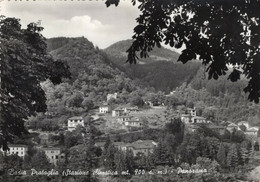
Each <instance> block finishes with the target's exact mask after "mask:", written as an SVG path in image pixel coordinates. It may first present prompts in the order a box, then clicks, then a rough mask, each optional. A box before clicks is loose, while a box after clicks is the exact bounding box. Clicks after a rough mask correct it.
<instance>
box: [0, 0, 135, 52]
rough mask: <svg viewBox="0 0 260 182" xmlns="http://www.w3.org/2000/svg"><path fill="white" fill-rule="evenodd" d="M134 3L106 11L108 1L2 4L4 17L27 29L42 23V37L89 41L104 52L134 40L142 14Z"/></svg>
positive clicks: (8, 2)
mask: <svg viewBox="0 0 260 182" xmlns="http://www.w3.org/2000/svg"><path fill="white" fill-rule="evenodd" d="M130 2H131V1H130V0H127V1H123V0H121V3H120V5H119V6H118V7H115V6H110V7H109V8H107V7H106V5H105V1H101V0H99V1H95V0H92V1H89V0H86V1H76V0H74V1H54V0H51V1H48V0H45V1H36V2H35V1H25V0H23V1H7V0H4V1H3V2H1V14H2V15H5V16H7V17H16V18H19V19H21V24H22V25H23V27H26V25H27V24H28V23H30V22H37V21H38V20H41V25H42V26H43V27H44V31H43V32H42V34H43V35H44V36H45V37H46V38H51V37H59V36H65V37H79V36H84V37H86V38H88V39H89V40H90V41H91V42H93V43H94V45H97V46H99V47H100V48H106V47H107V46H109V45H111V44H112V43H115V42H117V41H119V40H125V39H130V38H131V36H132V35H133V28H134V27H135V25H136V22H135V19H136V18H137V17H138V14H139V10H138V9H137V7H136V6H132V5H131V3H130Z"/></svg>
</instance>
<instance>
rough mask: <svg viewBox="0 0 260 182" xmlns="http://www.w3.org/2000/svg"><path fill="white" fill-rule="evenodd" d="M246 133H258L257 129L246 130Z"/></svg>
mask: <svg viewBox="0 0 260 182" xmlns="http://www.w3.org/2000/svg"><path fill="white" fill-rule="evenodd" d="M246 132H258V129H256V128H255V127H252V128H248V129H247V130H246Z"/></svg>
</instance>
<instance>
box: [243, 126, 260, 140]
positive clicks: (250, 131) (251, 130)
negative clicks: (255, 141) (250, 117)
mask: <svg viewBox="0 0 260 182" xmlns="http://www.w3.org/2000/svg"><path fill="white" fill-rule="evenodd" d="M258 130H259V128H258V127H251V128H248V129H247V130H246V131H245V134H246V135H248V136H251V137H253V138H257V133H258Z"/></svg>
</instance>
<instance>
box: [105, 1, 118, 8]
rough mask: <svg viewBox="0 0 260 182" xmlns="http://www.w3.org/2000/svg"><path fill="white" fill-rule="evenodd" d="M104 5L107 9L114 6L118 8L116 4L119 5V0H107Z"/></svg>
mask: <svg viewBox="0 0 260 182" xmlns="http://www.w3.org/2000/svg"><path fill="white" fill-rule="evenodd" d="M105 4H106V5H107V7H109V6H110V5H113V4H114V5H115V6H118V4H119V0H107V1H106V2H105Z"/></svg>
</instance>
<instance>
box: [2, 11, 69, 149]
mask: <svg viewBox="0 0 260 182" xmlns="http://www.w3.org/2000/svg"><path fill="white" fill-rule="evenodd" d="M42 30H43V28H42V27H39V26H38V25H37V24H36V23H30V24H29V25H28V26H27V28H26V29H22V28H21V25H20V22H19V19H16V18H6V17H4V16H1V17H0V41H1V44H0V50H1V64H0V66H1V87H0V93H1V95H0V148H1V147H3V149H4V150H6V149H7V142H10V141H12V138H13V137H14V136H18V137H19V136H21V135H22V134H23V133H27V131H26V129H25V127H24V121H25V120H26V119H28V117H29V116H32V115H35V114H36V112H44V111H46V109H47V106H46V103H45V101H46V98H45V93H44V91H43V90H42V87H41V85H40V83H41V82H42V81H45V80H46V79H50V80H51V81H52V82H53V83H55V84H57V83H60V82H61V77H67V78H68V77H70V72H69V71H68V66H67V65H66V64H64V63H63V62H61V61H56V62H55V61H54V60H53V59H52V57H51V56H50V55H49V54H48V53H47V46H46V43H45V38H44V37H43V36H42V35H41V33H40V32H41V31H42Z"/></svg>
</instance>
